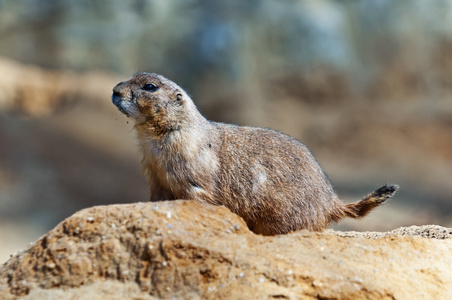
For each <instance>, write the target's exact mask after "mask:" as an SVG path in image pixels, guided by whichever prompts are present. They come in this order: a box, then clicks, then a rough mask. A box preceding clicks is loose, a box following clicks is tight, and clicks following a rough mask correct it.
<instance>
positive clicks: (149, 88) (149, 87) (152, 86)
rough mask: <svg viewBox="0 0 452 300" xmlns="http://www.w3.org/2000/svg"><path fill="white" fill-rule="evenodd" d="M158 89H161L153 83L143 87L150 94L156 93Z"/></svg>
mask: <svg viewBox="0 0 452 300" xmlns="http://www.w3.org/2000/svg"><path fill="white" fill-rule="evenodd" d="M158 89H159V87H158V86H156V85H155V84H153V83H149V84H145V85H144V86H143V90H145V91H148V92H155V91H156V90H158Z"/></svg>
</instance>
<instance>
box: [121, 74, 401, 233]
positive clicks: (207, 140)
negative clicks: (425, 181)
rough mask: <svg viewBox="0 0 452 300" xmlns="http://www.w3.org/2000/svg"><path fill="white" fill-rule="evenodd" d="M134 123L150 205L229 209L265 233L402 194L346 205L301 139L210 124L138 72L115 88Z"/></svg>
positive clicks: (181, 94) (322, 223)
mask: <svg viewBox="0 0 452 300" xmlns="http://www.w3.org/2000/svg"><path fill="white" fill-rule="evenodd" d="M112 100H113V103H114V104H115V105H116V106H117V107H118V108H119V110H120V111H121V112H123V113H124V114H125V115H127V116H128V117H131V118H133V119H134V120H135V122H136V124H135V129H136V131H137V134H138V140H139V144H140V147H141V150H142V152H143V161H142V166H143V171H144V173H145V175H146V177H147V179H148V182H149V187H150V192H151V201H160V200H174V199H192V200H196V201H205V202H208V203H211V204H214V205H224V206H226V207H228V208H229V209H230V210H231V211H233V212H235V213H236V214H238V215H240V216H241V217H242V218H243V219H244V220H245V222H246V223H247V225H248V226H249V228H250V229H251V230H253V231H254V232H255V233H260V234H263V235H275V234H284V233H288V232H291V231H295V230H300V229H308V230H315V231H319V230H323V229H325V228H326V227H327V226H328V224H329V223H330V222H331V221H335V222H337V221H339V220H341V219H342V218H345V217H351V218H361V217H363V216H365V215H366V214H367V213H369V212H370V211H371V210H372V209H373V208H375V207H377V206H378V205H380V204H382V203H383V202H385V201H386V200H387V199H389V198H390V197H392V196H393V195H394V194H395V192H396V191H397V189H398V187H397V186H396V185H385V186H383V187H381V188H379V189H377V190H376V191H375V192H373V193H371V194H369V195H368V196H366V197H364V198H363V199H362V200H361V201H358V202H356V203H352V204H344V203H342V202H341V201H340V200H339V198H338V197H337V195H336V193H335V191H334V189H333V187H332V185H331V183H330V181H329V179H328V177H327V175H326V174H325V172H324V171H323V170H322V168H321V167H320V165H319V163H318V162H317V161H316V159H315V158H314V156H313V155H312V153H311V152H310V151H309V150H308V148H307V147H306V146H305V145H303V144H302V143H301V142H299V141H298V140H296V139H295V138H292V137H290V136H288V135H285V134H283V133H280V132H277V131H273V130H269V129H263V128H255V127H241V126H236V125H230V124H223V123H216V122H211V121H208V120H207V119H205V118H204V117H203V116H202V115H201V114H200V113H199V111H198V110H197V108H196V106H195V105H194V103H193V101H192V100H191V98H190V97H189V96H188V95H187V93H186V92H185V91H184V90H183V89H182V88H180V87H179V86H178V85H177V84H175V83H174V82H172V81H170V80H168V79H166V78H165V77H163V76H161V75H158V74H152V73H137V74H135V75H134V76H132V77H131V78H130V79H128V80H127V81H124V82H121V83H119V84H118V85H116V86H115V87H114V89H113V96H112Z"/></svg>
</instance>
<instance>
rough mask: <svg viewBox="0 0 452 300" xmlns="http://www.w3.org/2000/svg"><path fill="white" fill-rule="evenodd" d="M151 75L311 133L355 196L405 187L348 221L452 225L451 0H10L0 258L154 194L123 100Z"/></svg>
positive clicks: (242, 119)
mask: <svg viewBox="0 0 452 300" xmlns="http://www.w3.org/2000/svg"><path fill="white" fill-rule="evenodd" d="M137 71H150V72H156V73H161V74H163V75H164V76H166V77H168V78H170V79H172V80H173V81H175V82H177V83H178V84H180V85H181V86H182V87H184V88H185V89H186V90H187V91H188V92H189V94H190V95H191V96H192V98H193V99H194V101H195V103H196V104H197V105H198V107H199V109H200V111H201V112H202V113H203V114H204V115H205V116H206V117H207V118H208V119H210V120H215V121H222V122H232V123H237V124H241V125H252V126H262V127H269V128H272V129H276V130H280V131H283V132H285V133H287V134H290V135H292V136H294V137H296V138H298V139H300V140H301V141H302V142H303V143H305V144H306V145H307V146H308V147H309V148H310V149H311V150H312V151H313V152H314V153H315V155H316V157H317V159H318V160H319V161H320V163H321V165H322V166H323V168H324V169H325V170H326V172H327V173H328V174H329V176H330V178H331V180H332V181H333V183H334V186H335V188H336V190H337V192H338V194H339V195H340V197H341V198H342V199H343V200H344V201H346V202H351V201H356V200H358V199H360V198H361V197H362V196H364V195H365V194H367V193H369V192H371V191H373V190H374V189H376V188H377V187H379V186H380V185H382V184H385V183H397V184H399V185H400V186H401V190H400V192H399V193H398V194H397V195H396V196H395V198H394V199H393V200H392V201H390V202H389V203H388V204H387V205H385V206H384V207H382V208H379V209H377V210H376V211H375V212H374V213H372V214H371V215H370V216H369V217H367V218H365V219H363V220H362V221H356V220H350V221H345V222H342V223H341V224H340V225H339V226H337V225H335V226H334V228H335V229H339V230H378V231H385V230H391V229H395V228H397V227H400V226H409V225H423V224H438V225H442V226H449V227H451V226H452V218H451V216H452V184H451V182H452V101H451V97H452V1H450V0H438V1H424V0H399V1H386V0H379V1H372V0H361V1H346V0H342V1H339V0H337V1H327V0H312V1H308V0H306V1H302V0H299V1H296V0H292V1H277V0H273V1H272V0H268V1H253V0H250V1H233V2H232V1H220V0H210V1H198V0H174V1H163V0H161V1H158V0H131V1H119V0H117V1H116V0H114V1H113V0H112V1H108V2H107V1H88V0H78V1H75V0H46V1H40V0H0V262H3V261H5V260H6V259H7V258H8V257H9V255H10V254H12V253H14V252H15V251H17V250H19V249H23V248H25V247H26V246H27V245H28V243H29V242H32V241H35V240H36V239H37V238H39V237H40V236H41V235H42V234H44V233H46V232H47V231H48V230H50V229H51V228H53V227H54V226H56V225H57V224H58V223H59V222H61V221H62V220H63V219H64V218H66V217H68V216H70V215H71V214H73V213H74V212H76V211H78V210H80V209H82V208H86V207H90V206H93V205H105V204H112V203H130V202H138V201H147V199H148V197H149V195H148V189H147V184H146V182H145V180H144V177H143V176H142V175H141V170H140V154H139V151H138V148H137V142H136V140H135V133H134V131H133V123H132V122H131V121H129V120H127V118H126V117H125V116H124V115H122V114H121V113H120V112H119V111H117V109H116V108H115V107H114V106H113V105H112V104H111V100H110V99H111V98H110V97H111V90H112V88H113V86H114V85H115V84H116V83H117V82H119V81H122V80H125V79H127V78H128V77H130V76H131V75H132V74H134V73H135V72H137Z"/></svg>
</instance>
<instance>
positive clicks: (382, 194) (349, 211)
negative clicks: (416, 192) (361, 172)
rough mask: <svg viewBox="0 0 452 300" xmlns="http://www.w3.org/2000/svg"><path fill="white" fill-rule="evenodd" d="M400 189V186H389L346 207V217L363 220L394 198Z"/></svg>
mask: <svg viewBox="0 0 452 300" xmlns="http://www.w3.org/2000/svg"><path fill="white" fill-rule="evenodd" d="M398 189H399V186H398V185H395V184H387V185H384V186H382V187H381V188H379V189H377V190H376V191H375V192H373V193H370V194H369V195H367V196H366V197H364V198H363V199H362V200H360V201H358V202H355V203H351V204H347V205H346V206H345V210H344V212H345V215H346V216H347V217H350V218H355V219H356V218H362V217H364V216H365V215H367V214H368V213H369V212H370V211H371V210H372V209H374V208H375V207H377V206H379V205H380V204H382V203H384V202H385V201H386V200H388V199H389V198H391V197H392V196H394V194H395V193H396V192H397V190H398Z"/></svg>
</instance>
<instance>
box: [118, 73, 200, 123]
mask: <svg viewBox="0 0 452 300" xmlns="http://www.w3.org/2000/svg"><path fill="white" fill-rule="evenodd" d="M112 101H113V104H114V105H116V106H117V107H118V109H119V110H120V111H121V112H122V113H124V114H125V115H126V116H128V117H131V118H133V119H135V121H136V123H137V125H139V124H144V123H147V124H148V125H150V126H151V127H155V128H156V129H158V130H159V131H163V132H167V131H172V130H176V129H178V127H180V125H181V124H182V123H183V122H184V121H185V120H186V119H187V112H189V111H190V110H193V108H194V109H195V110H196V108H195V107H194V104H193V102H192V101H191V99H190V97H189V96H188V95H187V94H186V93H185V92H184V90H183V89H182V88H180V87H179V86H178V85H177V84H175V83H174V82H172V81H171V80H168V79H166V78H165V77H163V76H161V75H158V74H154V73H137V74H135V75H133V76H132V77H130V78H129V79H128V80H126V81H123V82H120V83H118V84H117V85H116V86H115V87H114V88H113V95H112ZM189 114H190V113H188V115H189Z"/></svg>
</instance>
